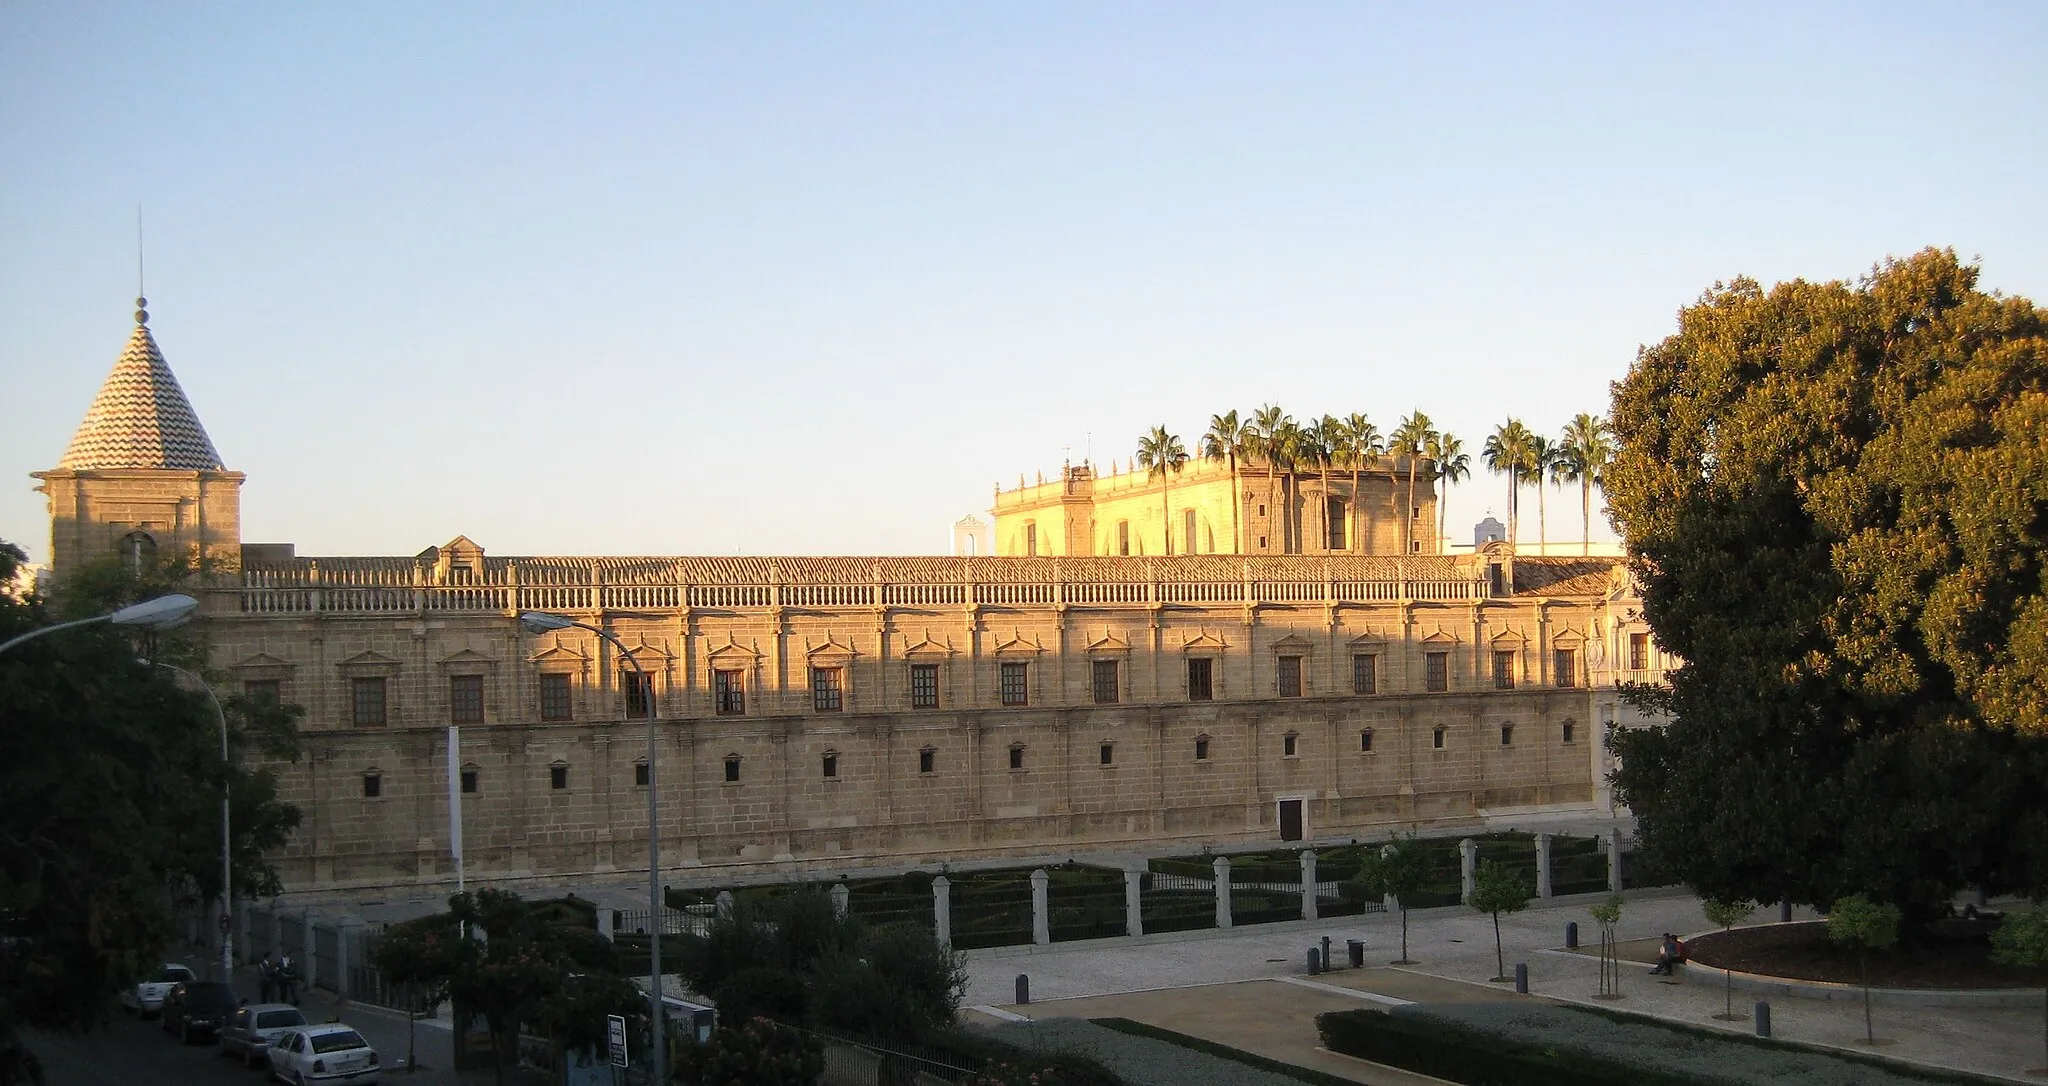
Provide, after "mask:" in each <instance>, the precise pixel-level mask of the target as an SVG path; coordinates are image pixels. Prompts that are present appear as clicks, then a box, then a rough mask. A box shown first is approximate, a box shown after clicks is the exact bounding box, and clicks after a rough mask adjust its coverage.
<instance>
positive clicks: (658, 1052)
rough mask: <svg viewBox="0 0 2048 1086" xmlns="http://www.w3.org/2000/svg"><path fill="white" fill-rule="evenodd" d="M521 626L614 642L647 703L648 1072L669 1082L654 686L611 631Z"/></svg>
mask: <svg viewBox="0 0 2048 1086" xmlns="http://www.w3.org/2000/svg"><path fill="white" fill-rule="evenodd" d="M519 624H520V625H521V626H524V627H526V630H527V632H528V633H536V634H543V633H553V632H554V631H556V630H567V629H572V628H573V629H578V630H588V631H589V632H591V633H594V634H596V635H597V636H599V637H602V638H604V639H605V640H606V641H609V642H611V643H612V647H613V648H615V649H618V650H619V655H620V656H621V657H623V658H624V659H625V661H626V664H627V666H629V667H631V668H632V669H633V676H634V680H635V682H637V683H638V684H639V686H640V690H641V692H642V695H643V696H644V697H645V698H646V701H647V910H648V913H647V943H648V950H647V953H648V968H647V972H648V978H647V979H648V982H649V987H650V988H651V989H652V991H651V992H650V995H651V996H652V997H653V1004H654V1028H653V1030H652V1035H653V1043H652V1044H650V1045H649V1047H650V1048H651V1049H653V1053H652V1056H651V1059H652V1065H651V1066H650V1067H649V1069H648V1070H649V1071H650V1072H651V1076H650V1077H649V1079H648V1081H649V1082H657V1083H660V1082H667V1081H668V1079H667V1078H665V1077H664V1076H663V1072H664V1071H665V1070H666V1068H665V1067H664V1064H665V1063H666V1062H667V1060H668V1036H667V1033H666V1031H664V1030H663V1029H662V1022H661V1019H662V999H663V998H664V997H665V996H666V995H667V992H666V991H664V990H663V988H662V984H661V918H662V900H661V820H660V809H661V808H660V805H659V803H658V802H657V800H658V797H659V795H660V793H659V792H658V791H657V790H656V785H657V782H658V778H657V777H656V776H655V775H654V759H655V754H656V746H655V737H656V734H657V733H656V731H655V727H654V721H655V717H656V715H657V714H656V712H655V696H654V683H653V681H652V680H650V679H649V678H648V677H647V672H646V671H644V670H642V668H641V667H640V661H638V660H636V659H634V658H633V650H632V649H629V648H627V647H626V645H625V642H623V641H620V640H619V639H618V638H616V637H614V636H612V634H611V632H610V631H608V630H604V629H600V628H599V627H596V626H592V625H591V624H589V623H587V622H578V621H576V620H575V619H573V618H570V617H568V616H567V615H557V614H551V613H549V612H546V611H524V612H521V613H520V615H519Z"/></svg>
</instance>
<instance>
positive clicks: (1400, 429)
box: [1387, 411, 1436, 554]
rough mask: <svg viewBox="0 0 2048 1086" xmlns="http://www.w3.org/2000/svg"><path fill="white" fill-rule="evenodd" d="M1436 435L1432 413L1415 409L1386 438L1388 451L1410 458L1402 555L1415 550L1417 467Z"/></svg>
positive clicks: (1402, 515) (1402, 520)
mask: <svg viewBox="0 0 2048 1086" xmlns="http://www.w3.org/2000/svg"><path fill="white" fill-rule="evenodd" d="M1435 436H1436V430H1435V429H1434V428H1433V427H1432V426H1431V424H1430V421H1429V416H1428V415H1425V414H1423V413H1422V412H1420V411H1412V412H1410V413H1409V415H1408V417H1407V418H1405V419H1402V420H1401V425H1399V426H1396V427H1395V428H1394V435H1393V437H1392V438H1390V439H1389V440H1388V441H1387V451H1389V452H1392V453H1394V454H1395V455H1396V456H1405V457H1407V458H1408V504H1407V505H1406V506H1404V507H1403V508H1404V509H1405V510H1406V511H1405V512H1403V513H1402V514H1401V524H1402V525H1403V527H1402V529H1401V553H1402V554H1413V553H1414V552H1415V468H1416V464H1417V462H1418V461H1420V460H1421V459H1422V454H1423V451H1424V450H1425V449H1427V448H1428V446H1429V439H1430V438H1433V437H1435Z"/></svg>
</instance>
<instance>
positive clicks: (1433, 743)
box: [1429, 728, 1444, 750]
mask: <svg viewBox="0 0 2048 1086" xmlns="http://www.w3.org/2000/svg"><path fill="white" fill-rule="evenodd" d="M1429 745H1430V747H1431V748H1433V749H1435V750H1442V749H1444V730H1443V729H1442V728H1436V729H1433V730H1432V731H1431V732H1430V733H1429Z"/></svg>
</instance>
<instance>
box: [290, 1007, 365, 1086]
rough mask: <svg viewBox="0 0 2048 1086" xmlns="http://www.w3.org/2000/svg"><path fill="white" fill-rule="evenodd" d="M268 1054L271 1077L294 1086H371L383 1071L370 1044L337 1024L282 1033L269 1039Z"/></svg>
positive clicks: (302, 1027)
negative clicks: (333, 1085) (335, 1085)
mask: <svg viewBox="0 0 2048 1086" xmlns="http://www.w3.org/2000/svg"><path fill="white" fill-rule="evenodd" d="M267 1051H268V1054H269V1057H270V1077H271V1078H274V1079H277V1080H278V1081H280V1082H289V1083H292V1084H293V1086H316V1084H319V1083H327V1082H342V1083H347V1084H348V1086H371V1084H373V1083H375V1082H376V1081H377V1072H378V1071H380V1070H382V1068H380V1067H379V1066H377V1051H376V1049H373V1048H371V1047H370V1042H368V1041H365V1040H363V1035H362V1034H360V1033H357V1032H356V1031H355V1030H353V1029H350V1028H349V1027H347V1026H344V1025H342V1024H340V1023H338V1022H337V1023H334V1024H332V1025H325V1026H295V1027H293V1028H291V1029H288V1030H285V1031H284V1032H283V1033H280V1034H278V1035H277V1036H276V1037H275V1038H273V1039H272V1040H271V1042H270V1048H269V1049H268V1050H267Z"/></svg>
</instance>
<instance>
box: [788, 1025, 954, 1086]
mask: <svg viewBox="0 0 2048 1086" xmlns="http://www.w3.org/2000/svg"><path fill="white" fill-rule="evenodd" d="M792 1028H795V1027H792ZM797 1032H799V1033H802V1034H804V1035H805V1036H807V1037H809V1038H811V1039H812V1040H814V1041H816V1042H818V1044H819V1045H820V1046H821V1047H822V1048H823V1049H824V1055H825V1073H824V1074H823V1075H822V1076H820V1078H819V1079H818V1082H819V1086H942V1084H945V1086H951V1084H956V1083H961V1082H965V1081H967V1080H968V1079H971V1078H973V1077H974V1076H976V1075H978V1074H980V1073H981V1072H980V1071H979V1070H978V1069H976V1068H972V1067H962V1066H960V1062H959V1060H958V1057H956V1056H954V1055H953V1054H952V1053H949V1052H943V1051H940V1050H938V1049H922V1048H918V1047H917V1046H914V1045H899V1044H890V1045H881V1044H876V1043H873V1042H869V1041H862V1040H856V1039H853V1038H848V1037H840V1036H837V1035H834V1034H831V1033H825V1032H819V1031H814V1030H806V1029H800V1028H799V1029H797Z"/></svg>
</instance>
